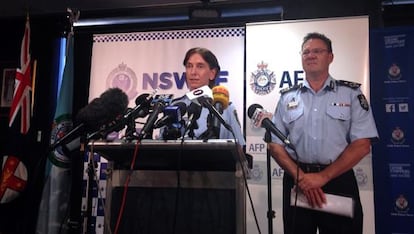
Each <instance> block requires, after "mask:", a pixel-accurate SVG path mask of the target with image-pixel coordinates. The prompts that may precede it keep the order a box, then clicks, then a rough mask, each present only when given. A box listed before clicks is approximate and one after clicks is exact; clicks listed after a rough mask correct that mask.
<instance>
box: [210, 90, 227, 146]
mask: <svg viewBox="0 0 414 234" xmlns="http://www.w3.org/2000/svg"><path fill="white" fill-rule="evenodd" d="M212 91H213V105H214V107H215V108H216V110H217V111H218V112H219V113H220V114H223V111H224V110H225V109H226V108H227V107H228V106H229V91H228V90H227V88H226V87H224V86H221V85H219V86H215V87H213V90H212ZM211 121H212V128H213V131H214V132H215V134H216V136H217V138H218V137H219V136H220V120H219V118H217V117H215V116H212V119H211Z"/></svg>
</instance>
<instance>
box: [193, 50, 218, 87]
mask: <svg viewBox="0 0 414 234" xmlns="http://www.w3.org/2000/svg"><path fill="white" fill-rule="evenodd" d="M185 75H186V81H187V86H188V88H189V89H190V90H194V89H198V88H200V87H202V86H204V85H208V84H209V82H210V80H214V78H215V76H216V69H211V68H210V66H209V65H208V63H207V62H206V61H205V60H204V59H203V57H201V55H200V54H197V53H195V54H193V55H191V56H190V58H189V59H188V61H187V64H186V65H185Z"/></svg>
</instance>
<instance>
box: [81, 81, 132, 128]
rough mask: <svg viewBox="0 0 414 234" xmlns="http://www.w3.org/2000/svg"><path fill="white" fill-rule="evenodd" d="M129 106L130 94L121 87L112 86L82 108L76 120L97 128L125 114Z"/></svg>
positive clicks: (88, 126)
mask: <svg viewBox="0 0 414 234" xmlns="http://www.w3.org/2000/svg"><path fill="white" fill-rule="evenodd" d="M127 108H128V96H127V95H126V94H125V93H124V92H123V91H122V90H121V89H119V88H110V89H108V90H107V91H105V92H104V93H102V94H101V95H100V96H99V97H98V98H95V99H93V100H92V101H91V102H90V103H89V104H88V105H86V106H85V107H83V108H82V109H80V110H79V112H78V114H77V115H76V121H77V122H79V123H84V124H85V125H86V126H87V128H89V129H90V130H97V129H99V127H101V126H102V125H104V124H106V123H108V122H110V121H112V120H114V119H115V118H116V117H118V116H119V115H122V114H124V113H125V111H126V110H127Z"/></svg>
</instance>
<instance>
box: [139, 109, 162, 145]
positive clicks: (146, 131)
mask: <svg viewBox="0 0 414 234" xmlns="http://www.w3.org/2000/svg"><path fill="white" fill-rule="evenodd" d="M164 108H165V104H164V102H161V101H159V102H156V103H155V104H154V107H153V110H152V113H151V114H150V116H149V117H148V119H147V122H146V123H145V124H144V127H142V129H141V132H140V133H139V138H138V139H144V138H146V139H150V138H151V137H152V131H153V130H154V123H155V121H157V119H158V115H159V114H160V113H161V112H162V111H163V110H164Z"/></svg>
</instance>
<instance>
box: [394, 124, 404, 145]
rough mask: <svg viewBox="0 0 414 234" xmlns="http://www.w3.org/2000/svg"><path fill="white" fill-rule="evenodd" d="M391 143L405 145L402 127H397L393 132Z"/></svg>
mask: <svg viewBox="0 0 414 234" xmlns="http://www.w3.org/2000/svg"><path fill="white" fill-rule="evenodd" d="M391 142H392V143H394V144H403V143H404V142H405V136H404V132H403V130H401V128H400V127H395V128H394V130H393V131H392V133H391Z"/></svg>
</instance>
